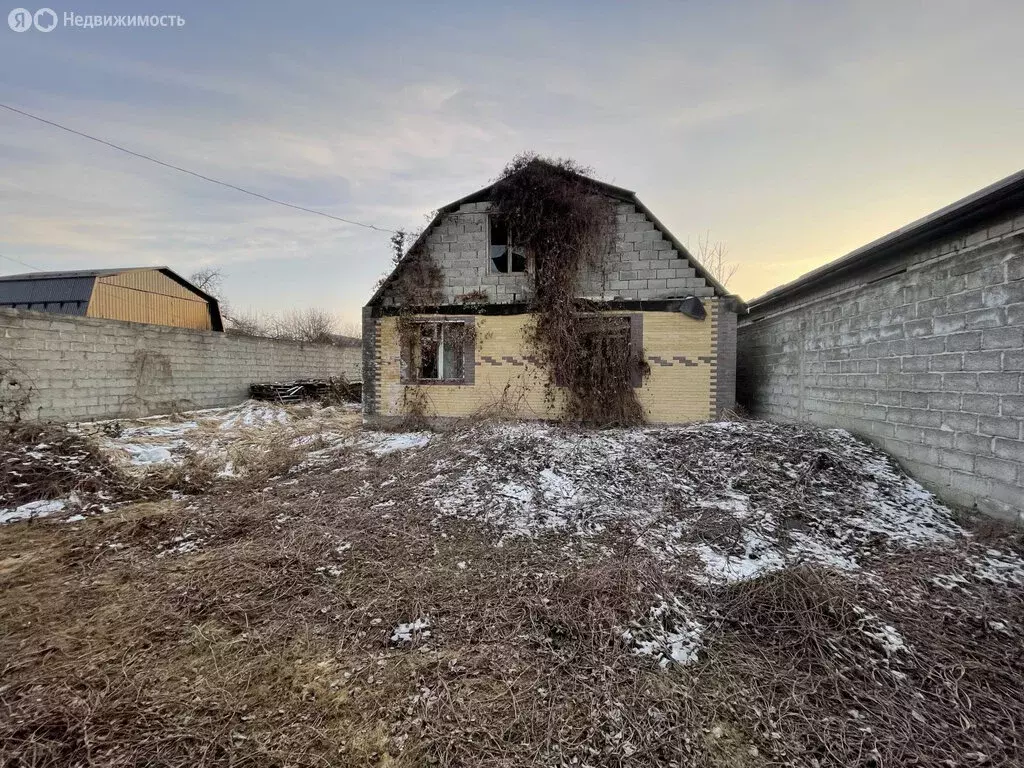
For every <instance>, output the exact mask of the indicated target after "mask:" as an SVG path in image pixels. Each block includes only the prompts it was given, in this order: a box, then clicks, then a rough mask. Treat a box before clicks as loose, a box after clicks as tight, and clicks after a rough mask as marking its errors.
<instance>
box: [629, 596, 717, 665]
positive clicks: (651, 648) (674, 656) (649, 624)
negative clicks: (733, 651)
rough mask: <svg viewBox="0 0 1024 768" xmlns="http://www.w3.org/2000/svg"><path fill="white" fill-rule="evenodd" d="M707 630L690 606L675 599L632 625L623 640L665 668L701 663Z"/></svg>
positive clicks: (657, 606)
mask: <svg viewBox="0 0 1024 768" xmlns="http://www.w3.org/2000/svg"><path fill="white" fill-rule="evenodd" d="M705 630H706V627H705V626H704V625H703V624H702V623H701V622H699V621H697V620H696V619H695V618H693V616H692V615H691V612H690V609H689V608H688V607H687V606H686V605H684V604H683V603H681V602H679V600H678V599H677V598H672V599H671V600H670V601H666V600H662V602H660V603H659V604H658V605H655V606H654V607H653V608H651V609H650V611H648V613H647V615H646V616H643V617H641V618H640V619H638V620H636V621H633V622H631V623H630V626H629V628H628V629H626V630H625V631H623V633H622V638H623V640H625V641H626V644H627V645H628V646H629V647H630V648H631V649H632V650H633V652H634V653H637V654H641V655H644V656H652V657H654V658H655V659H657V661H658V663H659V664H660V665H661V666H663V667H664V666H668V665H669V664H671V663H675V664H690V663H692V662H694V661H697V659H698V651H700V648H701V644H702V641H703V637H704V632H705Z"/></svg>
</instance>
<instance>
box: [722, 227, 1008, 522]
mask: <svg viewBox="0 0 1024 768" xmlns="http://www.w3.org/2000/svg"><path fill="white" fill-rule="evenodd" d="M754 306H755V309H753V310H752V312H751V314H750V316H749V317H746V318H743V319H742V320H741V323H740V327H739V332H738V336H739V352H738V366H739V373H738V375H739V378H740V382H739V386H738V388H739V391H740V398H741V402H744V403H745V405H746V406H747V407H748V408H749V409H750V410H751V411H752V412H753V414H754V415H756V416H760V417H764V418H771V419H779V420H787V421H807V422H813V423H817V424H822V425H828V426H838V427H845V428H848V429H850V430H851V431H853V432H856V433H858V434H860V435H863V436H865V437H868V438H870V439H872V440H874V441H875V442H877V443H879V444H880V445H882V446H883V447H884V448H885V449H887V450H888V451H889V452H890V453H892V454H893V455H894V456H895V457H896V458H897V459H899V460H900V461H901V463H903V464H904V465H905V466H906V468H907V469H908V470H909V471H910V472H911V473H912V474H913V475H914V476H915V477H917V478H918V479H919V480H920V481H921V482H923V483H925V484H926V485H928V486H930V487H931V488H933V489H934V490H936V491H937V492H939V493H940V494H941V495H943V496H945V497H946V498H947V499H948V500H950V501H953V502H956V503H959V504H963V505H966V506H970V507H976V508H978V509H980V510H982V511H984V512H987V513H989V514H993V515H997V516H1000V517H1005V518H1009V519H1024V215H1021V212H1019V211H1017V212H1014V213H1011V214H1009V215H1006V214H1003V215H1001V216H1000V217H998V218H996V219H993V220H989V221H987V222H984V223H982V224H980V225H974V226H972V227H971V228H969V229H967V230H965V231H958V232H955V233H954V234H948V235H946V236H943V238H942V239H941V240H940V241H938V242H933V243H931V244H928V245H925V246H921V247H917V248H914V249H912V250H908V251H906V252H903V253H900V254H897V255H896V256H895V257H893V258H891V259H888V260H887V261H885V262H884V263H880V264H878V265H876V266H875V267H873V268H871V270H870V271H867V272H861V273H859V274H857V275H855V276H852V277H850V278H849V279H847V280H844V281H842V282H838V283H835V284H832V285H828V286H826V287H822V288H820V289H815V290H813V291H812V292H810V293H809V294H808V295H803V296H800V297H799V298H795V299H792V300H789V301H786V302H783V303H781V304H778V305H776V306H775V307H773V308H768V309H767V310H765V311H764V312H758V311H757V309H756V302H755V304H754Z"/></svg>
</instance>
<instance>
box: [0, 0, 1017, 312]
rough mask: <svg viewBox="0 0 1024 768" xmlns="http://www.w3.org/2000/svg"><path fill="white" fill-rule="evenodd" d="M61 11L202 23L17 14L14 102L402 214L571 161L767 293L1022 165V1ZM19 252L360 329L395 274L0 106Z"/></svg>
mask: <svg viewBox="0 0 1024 768" xmlns="http://www.w3.org/2000/svg"><path fill="white" fill-rule="evenodd" d="M54 2H56V0H54ZM16 4H17V5H24V3H23V2H19V3H14V2H9V3H8V5H9V6H10V7H11V8H13V7H14V6H15V5H16ZM36 7H37V6H35V5H33V6H31V7H30V10H35V8H36ZM50 7H52V8H53V9H54V10H55V11H56V12H57V14H58V16H63V14H64V12H65V11H71V12H73V13H75V14H79V15H87V14H107V15H109V14H127V13H132V14H136V13H154V14H177V15H180V16H181V17H183V18H184V19H185V25H184V26H183V27H180V28H177V27H172V28H157V29H142V28H113V29H76V28H65V27H62V26H58V27H57V28H56V29H54V30H53V31H52V32H49V33H43V32H39V31H37V30H31V31H28V32H24V33H16V32H14V31H11V30H10V29H9V28H8V27H7V26H6V25H4V26H2V27H0V97H2V98H0V100H2V102H3V103H6V104H10V105H13V106H16V107H18V108H20V109H25V110H28V111H31V112H34V113H37V114H39V115H41V116H43V117H46V118H48V119H51V120H55V121H58V122H60V123H63V124H66V125H68V126H69V127H72V128H75V129H77V130H80V131H84V132H86V133H90V134H93V135H96V136H99V137H102V138H104V139H107V140H109V141H112V142H115V143H118V144H123V145H125V146H127V147H129V148H131V149H133V150H135V151H138V152H141V153H145V154H149V155H152V156H155V157H158V158H160V159H162V160H164V161H166V162H169V163H174V164H177V165H181V166H185V167H188V168H190V169H193V170H195V171H198V172H200V173H203V174H206V175H209V176H213V177H216V178H218V179H223V180H225V181H228V182H230V183H233V184H237V185H240V186H244V187H247V188H250V189H252V190H254V191H257V192H260V193H262V194H266V195H270V196H273V197H277V198H281V199H284V200H287V201H289V202H293V203H295V204H298V205H302V206H307V207H310V208H315V209H318V210H322V211H325V212H329V213H332V214H334V215H337V216H342V217H346V218H352V219H357V220H359V221H364V222H368V223H373V224H376V225H379V226H381V227H386V228H398V227H403V228H407V229H414V228H417V227H419V226H421V225H422V224H423V223H424V215H425V214H426V213H428V212H429V211H431V210H432V209H434V208H437V207H438V206H440V205H443V204H444V203H447V202H449V201H451V200H453V199H455V198H458V197H461V196H462V195H464V194H467V193H468V192H470V191H472V190H474V189H477V188H479V187H481V186H484V185H485V184H487V183H488V182H490V181H491V180H493V179H494V177H495V176H496V175H497V174H498V172H499V171H500V170H501V168H502V166H503V165H504V164H505V163H506V162H507V161H508V160H509V159H510V158H511V157H512V156H513V155H514V154H516V153H517V152H520V151H523V150H535V151H537V152H539V153H541V154H546V155H555V156H568V157H572V158H574V159H576V160H578V161H580V162H581V163H583V164H585V165H588V166H590V167H592V168H593V169H594V171H595V175H597V176H598V177H599V178H602V179H604V180H606V181H610V182H613V183H615V184H618V185H620V186H624V187H627V188H629V189H633V190H635V191H636V192H637V193H638V195H639V196H640V198H641V199H642V200H644V202H645V203H646V204H647V205H648V206H649V207H650V208H651V209H652V210H653V211H654V212H655V214H656V215H657V216H658V217H659V218H660V219H661V220H662V221H663V222H664V223H665V224H666V225H667V226H668V227H669V228H670V229H671V230H672V231H673V232H674V233H675V234H676V236H677V237H679V239H680V240H682V241H684V242H686V241H690V242H693V241H694V240H696V238H697V237H698V236H700V235H702V234H703V233H705V232H708V231H710V233H711V236H712V239H715V240H721V241H723V242H725V243H726V244H727V245H728V249H729V253H730V255H731V257H732V258H733V259H734V260H735V261H736V262H738V263H739V265H740V266H739V271H738V273H737V275H736V277H735V278H734V279H733V282H732V283H731V284H730V287H731V288H732V289H733V290H735V291H737V292H738V293H739V294H740V295H742V296H743V297H744V298H748V299H749V298H753V297H754V296H756V295H758V294H760V293H763V292H764V291H766V290H768V289H770V288H772V287H774V286H775V285H778V284H779V283H782V282H785V281H787V280H790V279H792V278H794V277H796V276H798V275H799V274H802V273H804V272H806V271H808V270H809V269H811V268H813V267H815V266H818V265H819V264H822V263H825V262H827V261H830V260H832V259H834V258H837V257H839V256H841V255H843V254H844V253H846V252H848V251H850V250H853V249H854V248H856V247H858V246H860V245H862V244H864V243H866V242H868V241H870V240H872V239H874V238H875V237H878V236H880V235H883V234H885V233H886V232H889V231H891V230H893V229H896V228H898V227H900V226H902V225H903V224H905V223H907V222H909V221H910V220H912V219H915V218H917V217H919V216H922V215H924V214H926V213H929V212H930V211H932V210H934V209H936V208H939V207H941V206H943V205H946V204H947V203H950V202H952V201H954V200H955V199H957V198H959V197H962V196H964V195H966V194H968V193H970V192H972V191H974V190H976V189H978V188H980V187H983V186H985V185H987V184H989V183H991V182H993V181H996V180H997V179H1000V178H1002V177H1004V176H1007V175H1009V174H1010V173H1012V172H1014V171H1017V170H1019V169H1020V168H1022V167H1024V44H1022V41H1021V30H1022V29H1024V2H1020V0H1004V1H1002V2H996V1H992V2H988V1H986V0H973V1H972V2H965V1H963V0H958V1H956V2H946V1H945V0H928V1H927V2H924V1H923V0H922V1H920V2H906V1H901V0H886V1H885V2H838V1H836V2H827V3H825V2H811V1H810V0H808V1H807V2H775V1H768V0H756V1H755V0H747V1H746V2H739V1H735V2H729V1H727V0H714V1H711V0H708V1H706V2H704V1H698V0H691V1H684V0H677V1H675V2H640V1H637V2H612V1H611V0H586V1H584V0H577V2H573V3H568V2H557V1H555V0H546V1H545V2H536V3H534V2H528V1H524V0H520V1H519V2H515V3H494V2H480V1H479V0H477V1H476V2H472V3H470V2H449V3H426V2H419V1H417V2H402V3H392V2H386V1H384V2H370V3H368V2H360V3H352V4H349V3H344V2H328V1H326V0H325V1H323V2H319V1H310V2H303V1H301V0H296V1H295V2H290V3H281V2H273V3H270V2H263V0H244V1H242V0H237V1H236V0H228V1H224V0H221V1H220V2H217V3H212V2H208V1H204V2H199V1H198V0H159V1H158V2H157V1H153V2H149V1H148V0H146V1H145V2H141V1H139V0H136V1H135V2H115V1H114V0H101V1H97V2H89V1H87V0H82V1H81V2H76V3H75V4H74V5H60V4H51V6H50ZM8 10H9V9H7V8H5V9H4V11H3V14H0V18H3V17H6V15H7V11H8ZM0 254H2V255H3V256H4V257H6V258H2V259H0V274H10V273H15V272H24V271H26V269H25V268H24V267H22V266H20V265H19V264H17V263H14V262H13V261H11V260H10V259H17V260H20V261H24V262H27V263H29V264H32V265H35V266H38V267H42V268H45V269H74V268H89V267H98V266H134V265H145V264H166V265H168V266H170V267H172V268H173V269H175V270H177V271H179V272H181V273H183V274H188V273H190V272H191V271H192V270H194V269H196V268H198V267H201V266H205V265H216V266H219V267H222V268H223V270H224V272H225V273H226V275H227V280H226V284H225V288H226V294H227V297H228V298H229V299H230V300H231V301H232V302H233V304H234V305H236V306H238V307H240V308H249V309H253V310H264V311H275V310H281V309H287V308H290V307H295V306H319V307H324V308H326V309H329V310H331V311H334V312H337V313H338V314H339V315H340V316H342V317H344V318H347V319H352V320H354V319H356V318H357V317H358V315H359V307H360V306H361V305H362V304H363V303H365V301H366V299H367V298H369V295H370V293H371V291H372V287H373V284H374V282H375V281H376V279H377V278H378V277H379V275H380V274H381V273H382V271H383V270H384V269H385V266H386V264H387V262H388V258H389V250H388V235H387V234H381V233H378V232H373V231H371V230H366V229H361V228H358V227H352V226H348V225H345V224H341V223H338V222H333V221H330V220H328V219H324V218H320V217H317V216H314V215H309V214H305V213H301V212H298V211H292V210H288V209H285V208H282V207H280V206H276V205H272V204H270V203H266V202H262V201H259V200H255V199H252V198H247V197H245V196H244V195H241V194H239V193H237V192H234V191H231V190H228V189H224V188H221V187H217V186H214V185H212V184H209V183H206V182H203V181H200V180H198V179H195V178H190V177H187V176H183V175H181V174H178V173H176V172H174V171H171V170H168V169H165V168H161V167H158V166H155V165H152V164H150V163H147V162H144V161H141V160H138V159H136V158H133V157H130V156H127V155H124V154H121V153H119V152H116V151H114V150H112V149H109V148H107V147H104V146H100V145H98V144H95V143H93V142H90V141H87V140H85V139H82V138H79V137H76V136H73V135H70V134H67V133H64V132H61V131H59V130H57V129H54V128H52V127H49V126H46V125H42V124H39V123H36V122H34V121H31V120H28V119H26V118H24V117H21V116H18V115H15V114H12V113H10V112H7V111H5V110H0Z"/></svg>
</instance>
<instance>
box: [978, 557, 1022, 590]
mask: <svg viewBox="0 0 1024 768" xmlns="http://www.w3.org/2000/svg"><path fill="white" fill-rule="evenodd" d="M968 561H969V562H970V564H971V566H972V567H973V569H974V574H975V576H977V578H979V579H981V580H982V581H985V582H988V583H989V584H996V585H999V586H1002V587H1024V560H1021V558H1019V557H1018V556H1017V555H1015V554H1013V553H1012V552H1002V551H1000V550H998V549H989V550H987V551H986V552H985V554H984V556H973V555H972V556H970V557H969V558H968Z"/></svg>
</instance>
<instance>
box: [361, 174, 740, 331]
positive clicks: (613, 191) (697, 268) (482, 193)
mask: <svg viewBox="0 0 1024 768" xmlns="http://www.w3.org/2000/svg"><path fill="white" fill-rule="evenodd" d="M582 178H584V179H586V180H587V181H588V182H589V183H591V184H593V185H594V186H596V187H598V188H599V189H601V190H602V191H603V192H605V193H606V194H608V195H609V196H611V197H614V198H616V199H618V200H621V201H622V202H625V203H631V204H633V205H635V206H636V207H637V208H639V209H640V211H641V212H642V213H643V214H644V215H645V216H647V218H649V219H650V220H651V222H652V223H653V224H654V226H655V227H657V228H658V229H659V230H660V231H661V232H662V233H663V234H665V235H667V236H668V240H669V242H670V243H672V247H673V248H675V249H676V250H677V251H679V253H680V254H682V255H683V256H684V257H685V258H686V260H687V261H688V262H689V263H690V264H691V266H693V269H694V272H695V273H696V274H697V275H698V276H699V277H701V278H703V279H704V280H706V281H707V283H708V285H710V286H711V287H712V288H714V289H715V292H716V293H718V294H720V298H726V299H731V300H732V301H733V302H734V304H736V305H737V306H739V307H740V311H741V313H742V312H745V311H746V307H745V305H744V304H743V302H742V300H741V299H740V298H739V297H738V296H736V295H735V294H732V293H729V290H728V289H727V288H726V287H725V286H724V285H722V284H721V283H720V282H718V280H716V279H715V277H714V276H713V275H712V274H711V273H710V272H708V270H707V269H706V268H705V267H704V265H703V264H701V263H700V262H698V261H697V260H696V259H695V258H694V257H693V254H691V253H690V251H689V250H688V249H687V248H686V247H685V246H684V245H683V244H682V243H681V242H679V240H678V239H677V238H676V236H675V235H673V234H672V232H671V231H670V230H669V229H668V227H666V226H665V225H664V224H662V223H661V221H659V220H658V217H657V216H655V215H654V214H653V213H652V212H651V209H650V208H648V207H647V206H646V205H644V204H643V203H642V202H641V201H640V198H639V197H637V196H636V192H634V191H633V190H631V189H626V188H625V187H617V186H615V185H614V184H609V183H608V182H606V181H599V180H598V179H592V178H590V177H589V176H582ZM496 184H498V182H497V181H495V182H492V183H491V184H488V185H487V186H486V187H483V188H481V189H478V190H477V191H476V192H471V193H470V194H468V195H466V196H465V197H460V198H459V199H458V200H454V201H452V202H450V203H448V204H447V205H444V206H442V207H440V208H438V209H437V213H435V214H434V217H433V218H432V219H431V220H430V223H429V224H428V225H427V226H426V227H424V228H423V231H422V232H420V235H419V237H417V238H416V242H414V243H413V244H412V245H411V246H410V247H409V249H408V250H407V251H406V252H405V255H404V256H403V257H402V260H401V261H399V262H398V264H396V265H395V267H394V269H392V270H391V272H390V273H389V274H388V276H387V277H386V278H384V280H382V281H381V284H380V285H379V286H377V290H376V291H374V292H373V296H371V297H370V300H369V301H368V302H366V306H367V307H373V306H376V304H377V302H378V300H379V299H380V297H381V294H383V292H384V289H385V288H386V287H387V286H388V285H389V284H390V283H391V281H392V279H393V278H394V277H395V275H396V274H398V270H399V267H401V265H402V263H403V262H404V261H405V260H406V259H408V258H409V256H410V254H412V253H415V252H416V249H417V248H419V247H421V246H422V245H423V243H424V241H425V240H426V238H427V234H428V233H429V232H430V230H431V229H433V228H434V227H435V226H437V224H438V223H439V222H440V221H441V218H442V217H443V216H445V215H447V214H449V213H452V212H454V211H457V210H459V208H461V207H462V206H463V205H466V204H467V203H476V202H484V201H486V200H488V197H489V195H490V193H491V190H493V189H494V187H495V185H496Z"/></svg>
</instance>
